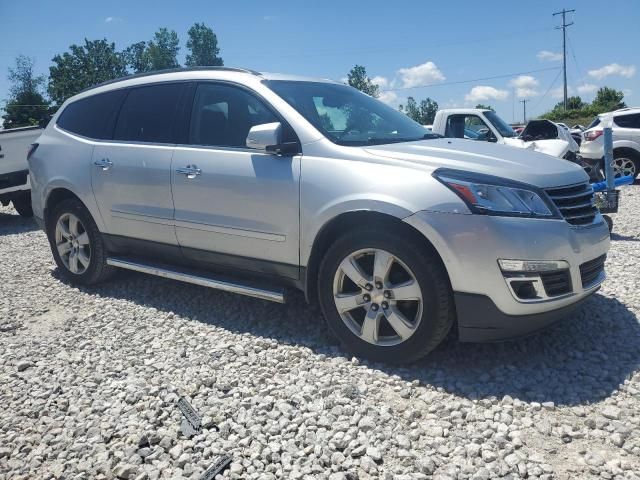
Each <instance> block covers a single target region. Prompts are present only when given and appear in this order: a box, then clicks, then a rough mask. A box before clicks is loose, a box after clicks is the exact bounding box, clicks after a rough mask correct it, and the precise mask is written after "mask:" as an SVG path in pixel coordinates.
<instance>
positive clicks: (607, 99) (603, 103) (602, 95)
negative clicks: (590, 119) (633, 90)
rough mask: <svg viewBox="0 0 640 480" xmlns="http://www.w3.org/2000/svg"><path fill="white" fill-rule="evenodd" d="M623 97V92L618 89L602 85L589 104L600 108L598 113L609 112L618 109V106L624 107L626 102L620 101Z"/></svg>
mask: <svg viewBox="0 0 640 480" xmlns="http://www.w3.org/2000/svg"><path fill="white" fill-rule="evenodd" d="M623 99H624V93H622V92H621V91H619V90H615V89H613V88H609V87H602V88H600V89H599V90H598V92H597V93H596V98H594V99H593V102H592V104H591V105H593V106H594V107H595V108H596V109H597V110H601V112H599V113H603V112H610V111H612V110H618V109H619V108H626V106H627V105H626V104H625V103H624V102H623V101H622V100H623Z"/></svg>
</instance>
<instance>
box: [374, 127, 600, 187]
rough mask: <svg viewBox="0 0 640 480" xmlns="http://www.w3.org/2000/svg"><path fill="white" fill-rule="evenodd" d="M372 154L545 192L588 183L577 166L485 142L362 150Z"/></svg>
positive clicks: (445, 140)
mask: <svg viewBox="0 0 640 480" xmlns="http://www.w3.org/2000/svg"><path fill="white" fill-rule="evenodd" d="M365 150H366V151H367V152H368V153H369V154H371V155H375V156H378V157H383V158H392V159H397V160H403V161H407V162H412V163H416V164H419V165H422V166H424V167H428V168H431V169H433V170H435V169H437V168H440V167H446V168H454V169H458V170H463V171H466V172H476V173H484V174H487V175H494V176H497V177H503V178H508V179H510V180H516V181H519V182H524V183H529V184H531V185H535V186H537V187H542V188H548V187H557V186H560V185H571V184H574V183H581V182H585V181H587V180H588V176H587V174H586V173H584V170H583V169H582V168H581V167H579V166H578V165H576V164H574V163H571V162H568V161H566V160H562V159H560V158H556V157H552V156H549V155H545V154H543V153H539V152H536V151H533V150H531V149H528V148H513V147H510V146H506V145H497V144H494V143H488V142H476V141H472V140H463V139H457V138H440V139H435V140H421V141H417V142H406V143H392V144H388V145H376V146H371V147H365Z"/></svg>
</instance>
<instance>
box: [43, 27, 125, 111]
mask: <svg viewBox="0 0 640 480" xmlns="http://www.w3.org/2000/svg"><path fill="white" fill-rule="evenodd" d="M84 42H85V44H84V45H82V46H80V45H75V44H74V45H71V46H70V47H69V51H68V52H65V53H63V54H62V55H56V56H55V57H53V60H52V62H53V65H52V66H51V67H49V85H48V88H47V90H48V92H49V97H51V100H52V101H53V102H55V103H56V104H57V105H61V104H62V103H63V102H64V101H65V100H66V99H67V98H69V97H71V96H73V95H75V94H76V93H78V92H80V91H81V90H84V89H85V88H88V87H91V86H93V85H96V84H98V83H101V82H105V81H107V80H112V79H114V78H118V77H123V76H125V75H126V74H127V68H126V58H125V55H124V54H122V53H120V52H117V51H116V46H115V44H114V43H109V42H107V40H106V39H103V40H92V41H89V40H87V39H85V41H84Z"/></svg>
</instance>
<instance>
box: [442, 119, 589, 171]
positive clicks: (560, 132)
mask: <svg viewBox="0 0 640 480" xmlns="http://www.w3.org/2000/svg"><path fill="white" fill-rule="evenodd" d="M432 131H433V132H434V133H437V134H440V135H443V136H444V137H447V138H471V139H473V140H480V141H486V142H492V143H500V144H504V145H509V146H512V147H518V148H529V149H532V150H536V151H538V152H542V153H546V154H547V155H552V156H554V157H558V158H564V159H566V160H571V161H575V159H576V153H577V152H578V145H577V144H576V143H575V141H574V140H573V138H571V135H570V134H569V132H568V131H567V130H565V129H564V128H562V127H559V126H557V125H556V124H555V123H553V122H551V121H549V120H531V121H529V122H528V123H527V125H526V126H525V128H524V129H523V130H522V132H521V133H520V135H518V134H517V133H516V132H515V131H514V130H513V128H511V126H510V125H509V124H508V123H506V122H505V121H504V120H503V119H502V118H500V117H499V116H498V114H496V112H494V111H493V110H482V109H477V108H452V109H446V110H438V112H437V113H436V116H435V119H434V122H433V127H432ZM469 131H473V132H474V135H469Z"/></svg>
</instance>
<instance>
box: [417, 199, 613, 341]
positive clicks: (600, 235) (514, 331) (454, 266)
mask: <svg viewBox="0 0 640 480" xmlns="http://www.w3.org/2000/svg"><path fill="white" fill-rule="evenodd" d="M404 221H405V222H407V223H409V224H410V225H412V226H413V227H415V228H416V229H417V230H419V231H420V232H421V233H422V234H423V235H424V236H425V237H426V238H427V239H429V241H430V242H431V243H432V244H433V246H434V247H435V248H436V250H437V251H438V253H439V254H440V256H441V258H442V260H443V262H444V264H445V267H446V269H447V273H448V274H449V279H450V282H451V286H452V289H453V291H454V292H455V297H456V309H457V316H458V328H459V331H460V334H461V335H460V337H461V339H463V340H472V339H475V340H498V339H503V338H508V337H514V336H521V335H524V334H526V333H529V332H531V331H535V330H538V329H540V328H542V327H544V326H545V325H547V324H549V323H552V322H553V321H555V320H557V319H558V318H560V317H562V316H565V315H567V314H568V313H569V311H570V310H571V309H573V308H575V307H576V306H577V304H579V303H581V302H582V301H583V300H584V299H585V298H587V297H588V296H589V295H591V294H592V293H594V292H595V291H596V290H597V289H598V288H599V286H600V283H601V282H602V280H604V275H602V276H600V277H599V278H598V280H597V281H596V282H592V283H589V284H588V285H586V286H584V287H583V285H582V276H581V273H580V265H582V264H585V263H586V262H589V261H591V260H594V259H596V258H598V257H600V256H601V255H604V254H606V252H607V251H608V249H609V230H608V228H607V225H606V223H605V222H604V220H603V219H602V216H601V215H599V214H598V215H596V218H595V220H594V222H593V223H592V224H591V225H588V226H584V227H574V226H572V225H570V224H569V223H567V222H566V221H564V220H543V219H529V218H527V219H523V218H513V217H497V216H487V215H466V214H451V213H436V212H427V211H423V212H418V213H416V214H414V215H411V216H410V217H407V218H405V219H404ZM498 259H519V260H564V261H566V262H568V263H569V267H570V268H569V275H570V280H571V282H570V283H571V290H570V291H569V292H568V293H566V294H563V295H559V296H557V297H551V298H544V299H540V300H539V301H529V300H526V301H524V300H522V299H518V298H516V296H515V295H514V294H513V292H512V290H511V289H510V288H509V286H508V284H507V280H506V279H505V275H504V274H503V272H502V271H501V270H500V267H499V266H498ZM481 298H482V299H483V300H480V299H481ZM483 329H484V330H486V331H485V332H484V333H481V332H480V330H483ZM471 333H473V335H471Z"/></svg>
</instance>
